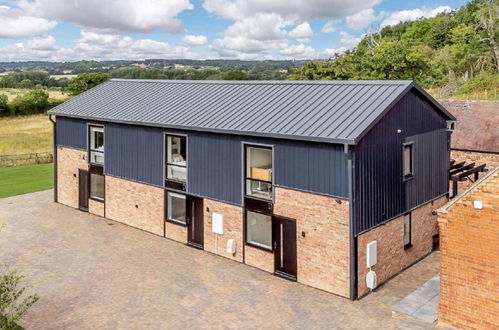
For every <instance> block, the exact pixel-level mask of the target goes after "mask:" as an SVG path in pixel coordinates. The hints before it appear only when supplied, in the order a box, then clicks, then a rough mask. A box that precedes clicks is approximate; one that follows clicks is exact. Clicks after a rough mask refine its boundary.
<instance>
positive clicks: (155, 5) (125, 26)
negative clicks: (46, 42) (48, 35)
mask: <svg viewBox="0 0 499 330" xmlns="http://www.w3.org/2000/svg"><path fill="white" fill-rule="evenodd" d="M18 6H19V7H20V8H22V9H23V10H24V11H25V12H27V13H28V14H30V15H33V16H38V17H42V18H46V19H53V20H57V21H63V22H69V23H75V24H78V25H81V26H84V27H88V28H96V29H102V30H107V31H108V32H109V31H114V32H116V31H126V32H150V31H152V30H155V29H161V30H163V31H165V32H168V33H177V32H181V31H182V30H183V28H182V24H181V22H180V20H179V19H178V18H177V17H176V16H177V15H178V14H180V13H181V12H182V11H184V10H188V9H193V5H192V4H191V3H190V2H189V0H168V1H163V0H141V1H135V0H107V1H102V0H73V1H68V0H34V1H30V0H20V1H19V2H18Z"/></svg>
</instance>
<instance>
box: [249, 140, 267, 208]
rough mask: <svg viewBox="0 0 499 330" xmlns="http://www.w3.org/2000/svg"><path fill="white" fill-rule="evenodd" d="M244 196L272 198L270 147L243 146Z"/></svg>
mask: <svg viewBox="0 0 499 330" xmlns="http://www.w3.org/2000/svg"><path fill="white" fill-rule="evenodd" d="M245 163H246V164H245V194H246V196H250V197H256V198H261V199H269V200H272V166H273V160H272V148H270V147H260V146H251V145H247V146H245Z"/></svg>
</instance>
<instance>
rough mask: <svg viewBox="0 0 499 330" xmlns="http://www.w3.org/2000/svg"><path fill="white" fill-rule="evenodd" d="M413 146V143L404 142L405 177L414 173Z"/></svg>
mask: <svg viewBox="0 0 499 330" xmlns="http://www.w3.org/2000/svg"><path fill="white" fill-rule="evenodd" d="M412 146H413V144H412V143H410V144H404V178H410V177H411V176H412V175H413V174H414V169H413V163H414V159H413V152H412Z"/></svg>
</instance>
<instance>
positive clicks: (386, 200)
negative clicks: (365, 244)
mask: <svg viewBox="0 0 499 330" xmlns="http://www.w3.org/2000/svg"><path fill="white" fill-rule="evenodd" d="M445 127H446V121H445V119H444V118H443V117H441V116H440V115H439V114H437V113H436V112H435V111H434V110H433V109H432V107H431V105H430V104H428V103H427V102H424V101H422V100H421V99H420V97H419V96H418V95H417V94H415V93H413V92H411V93H408V94H406V95H405V96H404V97H403V98H402V99H401V100H399V101H398V102H397V103H396V104H395V105H394V107H393V108H392V109H391V110H390V111H389V112H388V113H387V115H386V116H385V117H384V118H383V119H381V120H380V121H379V122H378V123H377V124H376V125H375V126H374V127H373V128H372V129H371V131H370V132H369V133H368V134H366V135H365V136H364V138H363V139H362V140H361V141H360V143H359V144H358V145H357V146H356V147H355V151H354V166H355V169H354V188H355V204H354V216H355V220H354V226H355V228H354V230H355V233H356V234H359V233H361V232H363V231H366V230H368V229H370V228H372V227H375V226H376V225H379V224H381V223H383V222H385V221H387V220H389V219H391V218H394V217H396V216H399V215H401V214H403V213H405V212H407V211H408V210H410V209H411V208H413V207H416V206H418V205H420V204H422V203H424V202H426V201H429V200H431V199H433V198H435V197H438V196H440V195H442V194H445V193H446V192H447V190H448V183H447V180H448V165H449V149H448V138H447V132H446V131H445ZM398 130H400V133H398ZM410 141H414V147H413V148H414V177H413V178H412V179H410V180H408V181H404V177H403V143H405V142H410Z"/></svg>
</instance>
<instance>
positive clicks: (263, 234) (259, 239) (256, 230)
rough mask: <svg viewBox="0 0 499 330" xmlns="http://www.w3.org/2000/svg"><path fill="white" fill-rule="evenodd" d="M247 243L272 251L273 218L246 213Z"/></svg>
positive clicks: (250, 212)
mask: <svg viewBox="0 0 499 330" xmlns="http://www.w3.org/2000/svg"><path fill="white" fill-rule="evenodd" d="M246 243H248V244H250V245H254V246H257V247H261V248H264V249H267V250H272V217H271V216H270V215H265V214H261V213H256V212H252V211H246Z"/></svg>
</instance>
